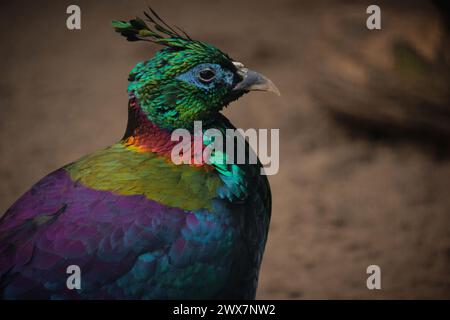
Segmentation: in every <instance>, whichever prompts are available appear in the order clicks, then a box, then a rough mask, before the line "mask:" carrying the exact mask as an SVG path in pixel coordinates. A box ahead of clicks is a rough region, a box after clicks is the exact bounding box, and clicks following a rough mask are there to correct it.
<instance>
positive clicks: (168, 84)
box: [113, 9, 279, 130]
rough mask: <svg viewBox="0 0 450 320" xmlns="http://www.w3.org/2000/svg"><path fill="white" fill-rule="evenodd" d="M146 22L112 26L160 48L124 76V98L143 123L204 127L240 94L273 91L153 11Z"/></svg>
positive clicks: (265, 80)
mask: <svg viewBox="0 0 450 320" xmlns="http://www.w3.org/2000/svg"><path fill="white" fill-rule="evenodd" d="M144 14H145V17H146V19H145V21H144V20H143V19H140V18H135V19H133V20H130V21H128V22H127V21H113V26H114V28H115V30H116V31H117V32H119V33H120V34H122V35H123V36H125V37H126V38H127V40H129V41H149V42H152V43H156V44H160V45H163V46H164V48H163V49H161V50H160V51H158V52H157V53H156V55H155V56H154V57H153V58H152V59H150V60H148V61H144V62H140V63H138V64H137V65H136V66H135V68H134V69H133V70H132V71H131V73H130V75H129V81H130V83H129V86H128V91H129V94H130V95H132V96H134V97H136V98H137V100H138V101H139V106H140V108H141V109H142V112H143V113H144V114H145V115H146V116H147V118H148V119H149V120H150V121H151V122H152V123H154V124H155V125H157V126H158V127H160V128H164V129H169V130H170V129H175V128H187V129H189V128H192V126H193V123H194V121H205V122H209V121H211V120H213V119H214V118H215V116H217V114H218V113H219V111H220V110H222V108H223V107H225V106H227V105H228V104H229V103H230V102H232V101H234V100H236V99H238V98H239V97H241V96H242V95H243V94H245V93H247V92H249V91H253V90H259V91H272V92H274V93H276V94H278V95H279V91H278V89H277V87H276V86H275V85H274V84H273V83H272V81H270V80H269V79H268V78H266V77H265V76H263V75H261V74H259V73H257V72H255V71H252V70H249V69H247V68H245V67H244V65H243V64H242V63H240V62H237V61H234V60H233V59H232V58H230V57H229V56H228V55H227V54H225V53H224V52H222V51H221V50H219V49H218V48H216V47H214V46H212V45H210V44H208V43H205V42H202V41H197V40H193V39H192V38H191V37H190V36H189V35H187V33H185V32H184V31H183V30H181V29H179V28H177V30H175V27H171V26H170V25H168V24H167V23H165V22H164V21H163V20H162V19H161V18H160V17H159V16H158V15H157V14H156V13H155V12H154V11H153V10H152V9H150V12H149V13H147V12H144Z"/></svg>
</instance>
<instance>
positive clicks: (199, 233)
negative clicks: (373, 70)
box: [0, 9, 279, 299]
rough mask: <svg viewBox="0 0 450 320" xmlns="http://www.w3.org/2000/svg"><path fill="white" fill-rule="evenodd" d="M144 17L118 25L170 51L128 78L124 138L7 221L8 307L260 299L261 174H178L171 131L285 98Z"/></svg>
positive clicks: (4, 289)
mask: <svg viewBox="0 0 450 320" xmlns="http://www.w3.org/2000/svg"><path fill="white" fill-rule="evenodd" d="M145 17H146V18H145V20H146V21H144V20H143V19H140V18H136V19H133V20H130V21H128V22H126V21H113V27H114V28H115V30H116V31H117V32H119V33H120V34H122V35H123V36H125V37H126V38H127V39H128V40H129V41H137V40H142V41H149V42H151V43H156V44H160V45H163V46H164V48H163V49H161V50H160V51H158V52H157V53H156V55H155V56H154V57H153V58H152V59H150V60H148V61H144V62H140V63H138V64H137V65H136V66H135V68H134V69H133V70H132V71H131V73H130V75H129V78H128V79H129V86H128V94H129V104H128V125H127V128H126V132H125V135H124V137H123V138H122V139H121V140H120V141H119V142H117V143H116V144H113V145H111V146H110V147H107V148H106V149H103V150H99V151H97V152H94V153H92V154H89V155H87V156H84V157H82V158H81V159H79V160H78V161H75V162H73V163H70V164H68V165H66V166H64V167H62V168H60V169H58V170H56V171H54V172H52V173H50V174H49V175H47V176H46V177H44V178H43V179H42V180H40V181H39V182H37V183H36V184H35V185H34V186H33V187H32V188H31V189H30V190H29V191H28V192H26V193H25V194H24V195H23V196H22V197H21V198H20V199H19V200H17V201H16V202H15V203H14V204H13V205H12V206H11V207H10V208H9V209H8V210H7V211H6V213H5V214H4V215H3V216H2V218H1V220H0V296H1V297H2V298H3V299H254V298H255V294H256V289H257V283H258V274H259V268H260V264H261V260H262V255H263V252H264V247H265V243H266V239H267V233H268V228H269V221H270V214H271V193H270V187H269V183H268V180H267V177H266V176H265V175H262V174H261V164H260V163H259V161H258V162H257V164H250V163H248V162H246V163H244V164H227V163H214V162H211V163H206V161H204V162H202V163H201V164H195V163H194V164H186V163H182V164H175V163H174V162H173V161H172V160H171V151H172V149H173V147H174V145H175V144H177V143H178V142H177V141H172V139H171V133H172V132H173V131H174V130H175V129H179V128H184V129H186V130H190V131H192V130H193V123H194V121H202V124H203V130H206V129H208V128H216V129H218V130H220V131H221V132H224V131H225V130H226V129H233V128H234V127H233V125H232V124H231V123H230V122H229V121H228V120H227V119H226V118H225V117H224V116H223V115H222V114H221V113H220V111H221V110H222V109H223V108H224V107H225V106H227V105H228V104H229V103H230V102H232V101H234V100H236V99H238V98H239V97H241V96H242V95H243V94H245V93H247V92H249V91H252V90H260V91H272V92H275V93H279V92H278V89H277V88H276V87H275V85H274V84H273V83H272V82H271V81H270V80H269V79H267V78H266V77H264V76H263V75H261V74H259V73H256V72H254V71H251V70H249V69H247V68H245V67H244V66H243V64H242V63H239V62H237V61H234V60H233V59H231V58H230V57H229V56H228V55H227V54H225V53H223V52H222V51H220V50H219V49H217V48H215V47H214V46H212V45H210V44H207V43H205V42H202V41H197V40H193V39H191V38H190V37H189V36H188V35H187V34H186V33H185V32H184V31H182V30H181V29H178V28H177V29H175V27H171V26H170V25H168V24H166V23H165V22H164V21H163V20H162V19H161V18H160V17H159V16H158V15H157V14H156V13H155V12H154V11H153V10H151V9H150V11H149V12H148V13H145ZM193 140H194V139H193ZM202 144H203V142H202ZM202 148H204V146H202ZM69 266H75V267H76V268H77V269H73V270H78V272H79V279H78V281H79V283H78V285H77V282H76V281H75V282H74V283H75V287H70V286H68V277H69V276H70V274H68V271H69V270H70V268H69ZM68 268H69V269H68ZM71 268H73V267H71Z"/></svg>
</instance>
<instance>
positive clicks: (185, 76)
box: [177, 63, 233, 91]
mask: <svg viewBox="0 0 450 320" xmlns="http://www.w3.org/2000/svg"><path fill="white" fill-rule="evenodd" d="M207 69H210V70H212V71H214V72H215V77H214V78H213V79H212V80H211V81H208V82H205V81H202V80H201V78H200V72H201V71H203V70H207ZM177 79H178V80H181V81H184V82H187V83H189V84H192V85H194V86H196V87H198V88H201V89H204V90H206V91H209V90H211V89H213V88H215V87H217V86H219V85H226V86H229V87H231V86H232V85H233V73H232V72H231V71H229V70H226V69H224V68H222V66H221V65H219V64H214V63H201V64H198V65H196V66H195V67H193V68H192V69H190V70H188V71H186V72H185V73H182V74H180V75H179V76H178V77H177Z"/></svg>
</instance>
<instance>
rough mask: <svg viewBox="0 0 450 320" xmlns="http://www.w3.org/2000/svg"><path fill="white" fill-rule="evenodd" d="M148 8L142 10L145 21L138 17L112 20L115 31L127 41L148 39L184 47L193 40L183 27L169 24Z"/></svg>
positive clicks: (166, 44) (171, 45) (162, 43)
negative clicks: (147, 9) (126, 19)
mask: <svg viewBox="0 0 450 320" xmlns="http://www.w3.org/2000/svg"><path fill="white" fill-rule="evenodd" d="M149 10H150V11H149V12H145V11H144V15H145V21H144V20H143V19H141V18H139V17H136V18H135V19H132V20H129V21H128V22H127V21H123V20H114V21H112V25H113V27H114V29H115V31H116V32H118V33H120V34H121V35H122V36H124V37H126V38H127V40H128V41H148V42H153V43H157V44H161V45H165V46H169V47H185V46H186V44H187V43H189V42H193V41H194V40H192V39H191V37H190V36H189V35H188V34H187V33H186V32H185V31H184V30H183V29H181V28H179V27H177V26H174V27H172V26H170V25H169V24H167V23H166V22H165V21H164V20H163V19H162V18H161V17H160V16H159V15H158V14H157V13H156V12H155V11H154V10H153V9H152V8H150V7H149ZM146 21H147V23H149V24H150V26H149V25H148V24H147V23H146ZM177 30H178V31H177Z"/></svg>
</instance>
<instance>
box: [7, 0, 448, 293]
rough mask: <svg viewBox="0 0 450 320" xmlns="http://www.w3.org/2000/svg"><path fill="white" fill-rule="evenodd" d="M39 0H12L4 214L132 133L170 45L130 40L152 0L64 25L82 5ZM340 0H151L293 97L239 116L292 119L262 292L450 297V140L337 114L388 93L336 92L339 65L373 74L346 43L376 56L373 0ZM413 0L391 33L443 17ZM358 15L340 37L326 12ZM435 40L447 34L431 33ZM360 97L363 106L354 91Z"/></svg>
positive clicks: (259, 103) (251, 105) (262, 103)
mask: <svg viewBox="0 0 450 320" xmlns="http://www.w3.org/2000/svg"><path fill="white" fill-rule="evenodd" d="M29 2H30V3H28V2H27V1H14V2H13V1H2V3H1V4H0V39H1V45H2V50H1V51H0V70H1V77H0V135H1V137H2V139H0V152H1V157H0V179H1V181H2V183H1V184H0V212H4V211H5V210H6V209H7V208H8V207H9V206H10V205H11V204H12V202H13V201H14V200H15V199H16V198H18V197H19V196H20V195H21V194H22V193H23V192H25V191H26V190H27V189H28V188H29V187H30V186H31V185H32V184H33V183H34V182H36V181H37V180H38V179H39V178H40V177H42V176H44V175H45V174H47V173H49V172H50V171H52V170H54V169H57V168H59V167H60V166H62V165H64V164H66V163H68V162H71V161H73V160H75V159H77V158H79V157H80V156H82V155H84V154H87V153H89V152H92V151H94V150H96V149H98V148H101V147H104V146H107V145H109V144H111V143H114V142H115V141H117V139H118V138H120V137H121V135H122V133H123V131H124V128H125V124H126V112H127V111H126V106H127V95H126V85H127V74H128V72H129V70H130V69H131V68H132V67H133V66H134V64H135V63H137V62H138V61H141V60H144V59H147V58H149V57H151V56H152V54H153V53H154V51H155V50H156V49H157V48H156V47H154V46H151V45H150V46H149V45H148V44H145V43H127V42H126V41H124V39H122V38H120V37H119V36H118V35H117V34H115V33H114V32H113V31H112V29H111V27H110V25H109V22H110V20H112V19H125V18H129V17H131V16H134V15H136V14H140V12H141V11H142V10H143V9H144V8H145V7H146V5H147V3H148V2H149V1H147V0H146V1H133V2H132V3H130V1H123V0H121V1H118V0H116V1H114V2H112V1H90V2H88V1H77V2H78V3H80V6H81V8H82V30H80V31H68V30H67V29H66V28H65V19H66V14H65V10H66V7H67V5H69V4H71V1H58V2H56V1H53V2H52V1H39V4H38V3H37V1H36V2H35V3H33V2H31V1H29ZM342 3H343V2H338V1H336V2H332V1H315V2H311V1H305V2H302V1H294V0H292V1H289V0H283V1H256V0H255V1H246V2H244V3H243V2H242V1H239V2H238V1H189V4H188V3H187V1H151V4H152V6H154V7H155V8H156V9H157V10H158V12H159V13H160V14H161V15H163V16H164V17H165V18H166V19H167V20H169V21H171V22H173V23H175V24H177V25H180V26H183V28H184V29H186V30H188V31H189V33H190V34H191V35H192V36H193V37H195V38H198V39H200V40H205V41H209V42H211V43H212V44H215V45H217V46H218V47H220V48H221V49H223V50H224V51H226V52H228V53H229V54H230V55H231V56H232V57H234V58H235V59H236V60H239V61H241V62H243V63H245V64H246V65H248V66H249V67H250V68H253V69H255V70H258V71H260V72H262V73H264V74H266V75H267V76H269V77H270V78H271V79H272V80H273V81H274V82H275V83H276V84H277V86H278V87H279V88H280V90H281V92H282V96H281V97H280V98H278V97H276V96H274V95H273V96H272V95H266V94H262V93H261V94H260V93H257V94H251V95H247V96H245V97H243V98H242V99H240V100H239V101H238V102H236V103H234V104H233V105H232V106H231V107H230V108H229V109H227V110H226V111H225V113H226V115H227V116H229V118H230V119H232V122H233V123H234V124H235V125H236V126H239V127H243V128H250V127H254V128H279V129H280V138H281V143H280V171H279V173H278V174H277V175H274V176H271V177H270V182H271V186H272V191H273V215H272V217H273V218H272V219H273V220H272V224H271V229H270V235H269V241H268V244H267V249H266V253H265V257H264V261H263V266H262V271H261V277H260V286H259V291H258V298H260V299H272V298H275V299H316V298H338V299H342V298H367V299H372V298H375V299H379V298H408V299H409V298H450V233H449V231H450V197H449V187H450V162H449V159H448V157H447V156H446V152H442V150H443V149H445V148H446V147H445V146H444V147H443V146H442V145H441V144H440V142H439V141H440V140H439V139H437V140H436V139H434V138H433V137H431V138H426V139H425V140H424V141H423V139H419V140H420V141H419V142H417V141H416V140H417V139H416V138H417V135H420V133H419V134H416V135H414V136H412V137H410V136H409V135H407V134H404V133H402V132H400V134H396V136H395V138H392V137H391V136H385V135H383V134H382V135H378V134H376V135H373V134H372V133H367V132H365V130H361V128H358V129H355V128H354V127H353V126H352V125H348V124H347V123H345V122H342V121H338V120H336V117H335V116H334V113H333V112H330V110H334V109H333V103H330V101H339V102H343V105H344V106H346V107H347V106H351V107H356V108H355V109H357V110H368V114H369V115H371V114H372V112H373V113H375V112H376V110H374V111H372V109H369V107H370V106H372V105H373V101H374V100H373V99H377V97H378V95H376V96H375V98H373V97H372V98H370V99H371V100H370V101H372V104H369V103H367V104H366V102H368V101H369V99H364V97H365V96H364V94H365V93H364V91H361V90H362V89H361V88H360V87H358V86H357V85H356V86H350V87H348V88H350V89H348V88H347V90H348V92H345V91H342V90H339V93H341V95H339V96H338V95H336V93H335V91H333V90H331V89H330V88H331V87H329V86H328V82H325V81H323V78H324V76H326V75H327V74H328V73H327V72H331V71H333V70H338V69H339V68H342V69H343V70H346V71H349V72H350V73H351V72H353V73H352V74H351V75H350V76H355V75H356V77H358V75H360V74H361V72H360V69H358V68H352V64H351V63H352V60H351V59H350V62H349V61H348V60H346V59H345V55H344V54H340V53H341V52H342V48H344V49H345V48H347V47H348V46H352V47H353V50H356V51H358V50H360V51H361V52H362V51H364V50H366V51H367V47H365V44H364V43H365V41H366V40H365V39H366V37H367V43H366V44H369V43H372V42H370V37H371V36H372V34H371V33H369V31H368V30H367V29H365V18H366V14H365V8H366V7H367V5H368V3H367V2H364V1H359V2H353V3H351V5H348V4H347V5H346V6H344V5H341V4H342ZM408 3H409V2H408ZM405 6H407V7H408V8H406V7H402V5H401V4H400V5H397V6H396V8H393V9H392V10H391V9H389V10H391V11H390V12H391V13H392V12H394V13H396V12H398V13H399V15H400V14H402V15H400V16H395V15H394V18H392V19H387V20H386V23H385V24H384V25H383V27H384V28H385V29H384V30H386V31H380V32H381V33H380V34H381V35H383V33H382V32H386V34H387V33H388V32H389V30H400V29H401V30H410V32H411V33H413V31H414V29H408V28H406V29H405V23H408V21H409V23H412V24H413V26H414V25H415V26H416V28H420V26H428V25H430V23H431V24H432V23H435V21H436V20H435V19H434V17H435V16H433V14H435V13H430V12H432V11H430V9H429V7H428V6H425V7H426V10H425V9H423V8H422V7H421V4H420V3H419V5H417V6H411V5H406V4H405ZM382 8H383V6H382ZM406 9H408V10H406ZM389 10H387V12H388V11H389ZM349 12H351V15H352V22H353V24H352V28H353V29H352V30H354V31H355V30H356V31H355V32H354V33H352V32H348V33H345V32H344V33H339V37H340V38H339V37H338V38H337V39H338V40H339V41H336V38H333V39H334V41H335V42H333V43H331V42H329V41H328V39H330V37H329V33H327V30H329V29H326V28H325V31H324V26H325V27H326V26H327V25H326V22H325V20H324V19H323V18H324V17H331V18H329V19H328V20H326V21H332V18H333V17H334V18H335V19H338V20H339V17H344V16H348V15H349ZM429 15H431V18H430V17H429ZM391 17H392V15H391ZM413 17H415V18H417V19H419V20H420V21H422V22H421V23H422V24H417V23H415V22H414V21H416V20H412V19H413ZM427 17H429V18H428V20H427ZM330 19H331V20H330ZM359 19H360V20H359ZM423 19H425V20H423ZM411 21H412V22H411ZM328 28H330V27H329V26H328ZM354 28H356V29H354ZM402 28H403V29H402ZM411 28H413V27H411ZM331 29H333V28H332V27H331ZM414 34H416V33H414ZM399 36H402V34H400V35H399ZM423 38H424V39H433V37H432V36H430V33H428V34H425V35H423ZM361 39H362V40H361ZM377 39H378V38H377ZM377 39H375V40H374V41H375V42H376V43H378V42H377V41H378V40H377ZM413 40H414V39H413ZM356 41H359V42H356ZM424 41H425V40H424ZM424 41H420V39H419V40H418V41H416V42H417V43H419V45H420V44H422V47H423V48H422V49H423V50H422V49H421V50H422V52H425V53H424V54H429V55H433V52H434V51H433V48H431V47H432V45H433V43H431V42H432V41H431V40H430V41H431V42H430V44H429V42H426V41H425V42H424ZM413 42H414V41H413ZM333 46H334V47H333ZM355 48H356V49H355ZM377 48H378V49H379V50H378V49H377ZM380 48H381V49H380ZM383 48H385V47H383V46H381V47H375V49H373V50H368V57H369V58H368V59H369V60H370V59H372V60H373V61H376V60H377V57H379V56H378V55H375V56H373V55H372V56H371V55H370V54H371V53H372V54H373V53H374V52H375V53H376V52H380V56H382V54H383V52H384V51H383V50H387V49H383ZM430 48H431V49H430ZM427 50H428V51H427ZM430 50H431V51H430ZM358 52H359V51H358ZM430 52H431V53H430ZM347 58H348V57H347ZM372 60H370V61H372ZM378 62H379V64H378V66H379V65H381V66H382V67H386V65H385V64H384V60H381V61H377V63H378ZM346 63H347V64H346ZM318 67H320V68H318ZM333 68H335V69H333ZM386 68H387V69H386V70H388V71H387V72H388V73H387V74H388V75H389V66H387V67H386ZM318 70H319V71H318ZM320 70H321V71H320ZM330 70H331V71H330ZM383 70H384V69H383ZM344 76H345V75H344ZM326 78H327V80H330V79H331V80H330V81H331V82H332V83H333V82H334V83H337V82H338V79H337V78H333V77H332V76H330V77H328V76H326ZM361 81H363V80H361ZM369 82H370V81H369ZM441 82H442V81H441ZM339 83H340V82H339ZM381 83H383V78H382V79H381ZM359 84H360V83H359ZM445 84H446V85H448V83H445ZM371 92H372V91H371ZM361 94H362V98H360V99H358V100H357V101H358V104H356V105H355V104H354V103H352V102H351V99H349V100H346V98H345V97H343V95H344V96H345V95H347V96H351V97H353V96H356V95H358V96H361ZM347 101H350V102H347ZM376 101H377V100H375V102H376ZM397 103H398V105H400V106H403V104H402V101H401V100H397ZM375 105H376V103H375ZM346 110H347V109H346ZM408 114H409V113H408ZM438 118H439V119H442V117H438ZM358 119H359V118H357V117H356V122H358ZM382 119H386V121H388V122H389V121H390V120H389V119H390V118H389V117H386V116H385V115H383V116H382ZM354 122H355V121H354ZM443 123H444V126H445V124H446V122H445V121H444V122H443ZM361 126H362V127H364V126H365V125H364V123H363V124H362V125H361ZM428 126H430V127H431V128H434V126H433V122H431V124H428ZM382 128H383V127H381V131H383V129H382ZM379 130H380V129H379ZM436 136H440V135H439V131H438V133H437V134H436ZM441 137H442V136H441ZM443 140H445V138H444V139H443ZM444 151H445V150H444ZM371 264H376V265H379V266H380V267H381V271H382V289H381V290H372V291H370V290H368V289H367V288H366V278H367V274H366V268H367V266H369V265H371Z"/></svg>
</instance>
